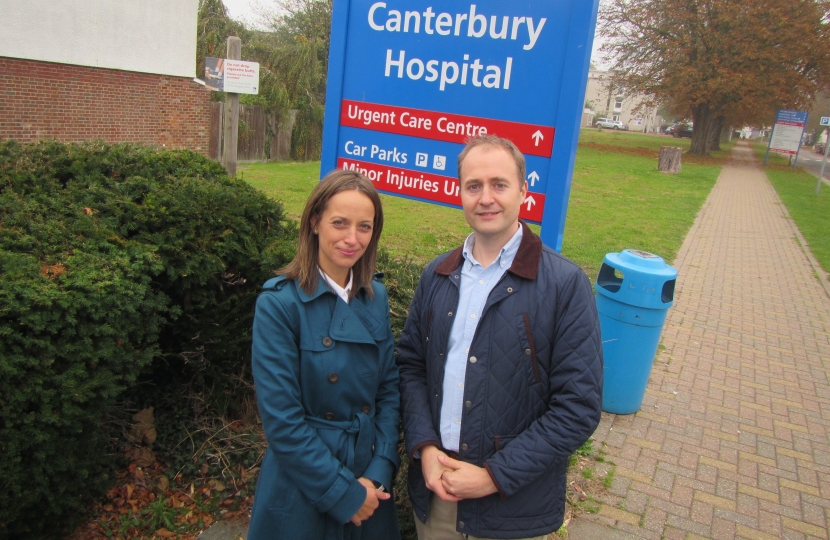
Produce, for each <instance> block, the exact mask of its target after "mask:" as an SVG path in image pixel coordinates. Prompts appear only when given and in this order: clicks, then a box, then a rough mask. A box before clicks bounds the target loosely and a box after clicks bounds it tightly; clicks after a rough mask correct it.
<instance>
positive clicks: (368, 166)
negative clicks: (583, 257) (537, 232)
mask: <svg viewBox="0 0 830 540" xmlns="http://www.w3.org/2000/svg"><path fill="white" fill-rule="evenodd" d="M597 5H598V0H589V1H580V0H546V1H545V0H533V1H528V0H525V1H519V2H504V1H495V0H484V1H477V2H475V3H470V2H461V1H442V2H440V3H435V2H419V1H416V0H409V1H392V0H390V1H385V2H379V1H369V0H336V1H335V2H334V6H333V14H332V32H331V50H330V53H329V74H328V87H327V91H326V115H325V123H324V129H323V155H322V164H321V173H322V174H325V173H327V172H328V171H330V170H332V169H335V168H341V169H350V170H358V171H360V172H362V173H363V174H365V175H366V176H368V177H369V178H370V179H371V180H372V181H373V182H374V184H375V187H376V188H377V189H378V190H379V191H381V192H382V193H386V194H389V195H397V196H402V197H408V198H412V199H417V200H421V201H427V202H432V203H437V204H445V205H449V206H455V207H460V204H461V199H460V195H459V187H458V180H457V176H458V170H457V157H458V154H459V153H460V152H461V150H462V148H463V146H464V144H465V142H466V141H467V140H468V139H469V138H470V137H474V136H476V135H482V134H494V135H498V136H500V137H506V138H508V139H510V140H512V141H513V142H514V143H515V144H516V146H518V148H519V149H520V150H521V151H522V153H524V154H525V157H526V158H527V174H528V177H527V180H528V187H529V191H528V196H527V198H526V199H525V201H524V203H523V205H522V210H521V215H520V217H521V218H522V219H524V220H526V221H529V222H533V223H539V224H541V225H542V239H543V240H544V242H545V243H546V244H547V245H549V246H551V247H553V248H555V249H557V250H561V247H562V236H563V231H564V227H565V214H566V210H567V204H568V196H569V194H570V185H571V175H572V173H573V164H574V159H575V156H576V145H577V139H578V136H579V123H580V120H581V115H582V109H583V103H584V97H585V81H586V80H587V75H588V65H589V61H590V56H591V46H592V43H593V35H594V27H595V24H596V14H597Z"/></svg>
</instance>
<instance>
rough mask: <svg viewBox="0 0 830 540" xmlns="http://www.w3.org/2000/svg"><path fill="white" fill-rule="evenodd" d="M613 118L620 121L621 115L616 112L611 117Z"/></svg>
mask: <svg viewBox="0 0 830 540" xmlns="http://www.w3.org/2000/svg"><path fill="white" fill-rule="evenodd" d="M611 120H613V121H614V122H619V121H620V115H619V114H615V115H614V116H612V117H611Z"/></svg>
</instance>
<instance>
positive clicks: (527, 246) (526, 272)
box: [435, 220, 542, 279]
mask: <svg viewBox="0 0 830 540" xmlns="http://www.w3.org/2000/svg"><path fill="white" fill-rule="evenodd" d="M519 223H520V224H521V226H522V241H521V243H520V244H519V251H518V252H517V253H516V257H515V258H514V259H513V264H512V265H510V268H508V269H507V271H508V272H510V273H511V274H514V275H517V276H519V277H522V278H525V279H536V273H537V272H538V271H539V261H540V260H541V259H542V239H541V238H539V237H538V236H537V235H535V234H533V231H531V230H530V228H529V227H528V226H527V224H525V222H524V221H521V220H520V221H519ZM463 252H464V246H463V245H461V246H459V247H458V248H457V249H455V250H454V251H452V252H451V253H450V254H449V255H447V258H446V259H444V260H443V261H442V262H441V264H439V265H438V266H436V267H435V273H436V274H440V275H442V276H448V275H450V274H451V273H453V272H454V271H455V270H456V269H457V268H458V267H459V266H461V263H462V261H463V259H464V253H463Z"/></svg>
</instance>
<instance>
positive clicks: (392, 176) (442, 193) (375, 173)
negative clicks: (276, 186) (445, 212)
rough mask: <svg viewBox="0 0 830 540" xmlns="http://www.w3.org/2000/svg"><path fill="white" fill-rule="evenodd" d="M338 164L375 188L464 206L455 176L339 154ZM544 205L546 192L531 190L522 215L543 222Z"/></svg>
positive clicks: (526, 218) (533, 220)
mask: <svg viewBox="0 0 830 540" xmlns="http://www.w3.org/2000/svg"><path fill="white" fill-rule="evenodd" d="M337 167H338V168H339V169H344V170H349V171H358V172H360V173H362V174H363V175H365V176H366V177H368V178H369V179H370V180H371V181H372V182H373V183H374V184H375V189H377V190H378V191H380V192H383V193H389V194H391V195H406V196H407V197H415V198H418V199H426V200H428V201H432V202H437V203H442V204H449V205H452V206H456V207H458V208H460V207H461V195H460V194H459V191H458V179H457V178H453V177H451V176H441V175H438V174H432V173H427V172H420V171H413V170H411V169H402V168H400V167H390V166H388V165H378V164H377V163H369V162H366V161H357V160H354V159H346V158H338V160H337ZM544 208H545V195H544V194H542V193H531V192H528V194H527V198H526V199H525V201H524V202H523V203H522V209H521V211H520V212H519V217H520V218H521V219H524V220H526V221H532V222H534V223H541V222H542V214H543V211H544Z"/></svg>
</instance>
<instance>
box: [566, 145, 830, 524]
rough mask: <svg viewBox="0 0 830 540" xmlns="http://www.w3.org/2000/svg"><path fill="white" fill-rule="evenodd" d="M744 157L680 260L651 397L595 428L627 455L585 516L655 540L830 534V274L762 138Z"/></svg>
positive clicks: (722, 179)
mask: <svg viewBox="0 0 830 540" xmlns="http://www.w3.org/2000/svg"><path fill="white" fill-rule="evenodd" d="M732 158H733V159H732V161H731V162H730V163H728V164H727V165H726V166H725V167H724V168H723V170H722V172H721V174H720V176H719V177H718V180H717V183H716V185H715V187H714V189H713V190H712V192H711V194H710V195H709V197H708V199H707V200H706V202H705V204H704V206H703V208H702V210H701V212H700V214H699V215H698V217H697V220H696V221H695V224H694V225H693V226H692V229H691V230H690V232H689V235H688V236H687V238H686V241H685V242H684V244H683V246H682V248H681V250H680V252H679V254H678V257H677V260H676V261H675V262H674V267H675V268H677V270H678V272H679V275H678V280H677V290H676V293H675V305H674V307H673V308H671V309H670V311H669V313H668V317H667V319H666V324H665V326H664V328H663V336H662V344H663V345H664V346H665V349H663V350H661V351H660V352H659V353H658V356H657V359H656V361H655V364H654V368H653V370H652V373H651V379H650V381H649V384H648V390H647V392H646V396H645V400H644V402H643V406H642V408H641V409H640V411H639V412H637V413H636V414H631V415H613V414H606V413H603V419H602V422H601V423H600V427H599V429H598V430H597V432H596V434H595V436H594V438H595V439H596V440H597V441H598V442H602V443H605V446H604V447H605V450H606V451H607V452H608V455H607V456H606V459H607V460H609V461H613V462H614V463H615V464H616V476H615V478H614V481H613V484H612V487H611V489H610V493H609V494H608V495H607V496H605V497H603V500H602V502H603V505H602V509H601V511H600V513H599V514H597V515H593V516H580V517H579V518H577V520H576V521H577V522H580V521H585V520H589V521H592V522H593V523H592V524H591V525H592V526H593V527H596V525H597V524H598V523H602V524H605V525H610V526H613V527H614V528H616V529H617V532H627V533H630V535H631V537H633V538H642V539H655V540H657V539H663V538H666V539H680V538H682V539H695V538H715V539H722V538H729V539H731V538H742V539H779V538H792V539H801V538H810V539H812V538H821V539H828V538H830V533H828V528H830V439H829V438H828V436H829V435H830V382H829V379H828V373H830V285H828V283H827V280H826V275H824V274H823V273H820V274H821V275H822V279H819V278H818V277H817V271H816V268H815V262H814V260H813V259H812V255H810V254H809V253H808V252H806V251H805V250H804V249H803V248H802V247H801V246H802V243H803V239H801V235H800V233H799V232H798V231H797V229H796V228H795V226H794V224H793V222H792V221H791V219H790V218H789V216H788V214H787V212H786V209H785V207H784V206H783V204H782V203H781V201H780V200H779V198H778V195H777V194H776V192H775V190H774V189H773V188H772V186H771V185H770V183H769V181H768V180H767V178H766V175H765V174H764V172H763V170H762V169H761V168H760V167H759V165H758V163H757V162H756V160H755V158H754V156H753V155H752V152H751V150H750V149H749V147H748V146H745V145H743V144H742V143H739V144H738V145H737V146H736V147H735V149H734V151H733V154H732ZM829 235H830V233H829ZM598 446H599V445H595V448H596V447H598ZM577 524H578V523H577ZM577 528H578V527H577ZM573 537H574V538H582V536H581V535H576V534H575V535H573ZM589 537H590V538H593V537H594V535H586V536H585V538H589ZM601 537H602V536H601V535H600V536H596V538H601Z"/></svg>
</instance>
